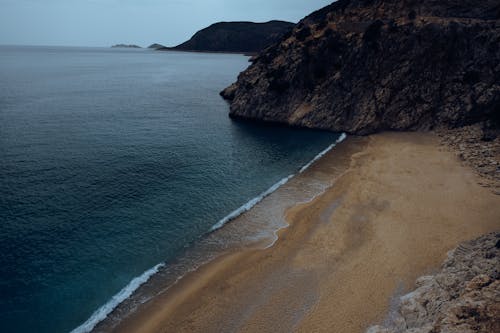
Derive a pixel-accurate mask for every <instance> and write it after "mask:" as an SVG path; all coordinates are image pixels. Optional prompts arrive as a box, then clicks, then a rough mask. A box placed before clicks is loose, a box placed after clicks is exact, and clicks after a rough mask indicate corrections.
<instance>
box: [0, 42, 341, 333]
mask: <svg viewBox="0 0 500 333" xmlns="http://www.w3.org/2000/svg"><path fill="white" fill-rule="evenodd" d="M247 66H248V58H247V57H244V56H241V55H223V54H191V53H176V52H155V51H150V50H135V49H134V50H129V49H106V48H64V47H10V46H1V47H0V331H1V332H6V333H15V332H40V333H44V332H47V333H49V332H50V333H58V332H70V331H72V330H74V329H76V331H77V332H85V331H88V330H89V329H90V328H92V327H94V325H95V324H96V323H97V322H99V321H100V320H101V319H103V318H105V317H107V316H108V315H109V311H111V310H112V308H114V306H116V305H117V304H118V303H120V302H121V301H122V300H123V299H126V298H128V296H130V295H132V293H133V292H134V291H135V290H136V288H137V286H139V285H141V284H142V283H144V282H146V281H147V280H148V279H149V278H151V277H152V278H153V279H154V276H155V273H156V272H158V271H161V270H167V269H168V268H169V267H170V266H169V265H172V267H173V265H174V264H173V263H179V262H180V261H179V260H180V259H179V258H180V257H182V256H185V257H186V256H187V254H186V253H189V249H191V248H193V247H196V244H198V243H200V244H201V243H202V242H203V239H206V237H208V236H207V235H209V233H210V232H211V231H213V230H214V229H217V228H219V227H222V229H225V227H223V224H224V223H223V222H227V221H228V220H229V218H227V217H228V216H230V217H232V215H231V213H232V212H234V214H233V215H238V214H239V213H241V212H243V211H245V210H246V208H245V207H249V203H250V205H252V204H254V203H256V202H255V200H256V199H255V198H256V197H258V196H259V195H260V194H262V193H264V194H265V193H266V191H268V190H269V189H270V188H271V189H275V188H273V185H275V184H278V185H280V184H281V183H282V182H283V179H287V177H288V176H289V175H291V174H295V173H298V172H299V171H300V170H301V168H303V167H304V166H305V165H307V164H308V163H309V162H310V161H311V160H312V159H313V158H314V157H315V156H317V155H318V153H320V152H321V151H323V150H324V149H325V148H327V147H329V146H330V145H331V144H332V143H334V142H335V141H336V140H337V139H338V135H336V134H333V133H327V132H315V131H308V130H298V129H290V128H282V127H274V126H263V125H257V124H245V123H238V122H234V121H231V120H230V119H229V118H228V117H227V113H228V106H227V104H226V103H225V102H224V101H223V100H222V99H221V98H220V97H219V95H218V92H219V91H220V90H221V89H223V88H224V87H225V86H227V85H228V84H230V83H231V82H233V81H234V80H235V79H236V76H237V75H238V73H239V72H240V71H242V70H243V69H245V68H246V67H247ZM252 200H254V201H252ZM245 204H246V205H247V206H245ZM241 207H243V208H241ZM230 224H231V223H229V224H228V225H230ZM233 229H234V230H232V229H231V228H227V230H226V231H225V232H226V233H233V241H234V240H235V239H236V240H239V239H240V238H242V237H240V236H238V235H236V236H235V234H236V233H237V232H238V231H237V230H236V229H238V228H233ZM220 239H224V238H219V241H218V242H221V241H220ZM218 246H223V245H221V244H219V245H218ZM202 251H203V250H202ZM198 252H199V251H198ZM113 297H114V298H113ZM106 304H107V305H108V306H104V305H106ZM96 310H97V312H96ZM89 319H91V320H89ZM84 323H86V324H84ZM82 324H83V326H81V325H82ZM77 327H78V328H77Z"/></svg>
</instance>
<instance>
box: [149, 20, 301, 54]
mask: <svg viewBox="0 0 500 333" xmlns="http://www.w3.org/2000/svg"><path fill="white" fill-rule="evenodd" d="M294 26H295V23H291V22H285V21H269V22H265V23H254V22H219V23H215V24H212V25H211V26H209V27H207V28H205V29H202V30H200V31H198V32H197V33H195V34H194V36H193V37H191V39H190V40H188V41H186V42H184V43H182V44H180V45H177V46H174V47H162V48H158V50H162V51H168V50H174V51H192V52H234V53H257V52H260V51H262V50H263V49H264V48H266V47H267V46H269V45H271V44H273V43H275V42H277V41H279V40H280V39H281V38H282V37H283V36H284V35H285V34H286V33H288V32H290V31H291V30H292V29H293V27H294Z"/></svg>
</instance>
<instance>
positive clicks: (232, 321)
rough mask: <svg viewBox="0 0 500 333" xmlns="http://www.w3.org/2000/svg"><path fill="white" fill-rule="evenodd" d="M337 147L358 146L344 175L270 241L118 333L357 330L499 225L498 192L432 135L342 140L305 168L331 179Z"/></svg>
mask: <svg viewBox="0 0 500 333" xmlns="http://www.w3.org/2000/svg"><path fill="white" fill-rule="evenodd" d="M339 150H344V151H350V152H351V153H352V152H353V151H355V153H354V154H351V155H349V156H350V166H349V167H348V169H347V170H346V172H344V173H343V174H342V175H341V176H339V177H338V178H337V179H336V180H335V183H334V185H333V186H332V187H331V188H329V189H328V190H327V191H326V192H325V193H324V194H322V195H320V196H318V197H317V198H316V199H315V200H313V201H312V202H310V203H307V204H301V205H297V206H294V207H292V208H290V209H289V210H288V212H287V220H288V221H289V223H290V227H288V228H286V229H284V230H282V231H281V232H280V238H279V240H278V241H277V242H276V243H275V244H274V246H272V247H271V248H269V249H265V250H255V249H254V250H239V251H235V252H233V253H229V254H227V255H225V256H223V257H221V258H219V259H218V260H216V261H214V262H211V263H209V264H207V265H205V266H203V267H202V268H200V269H199V270H197V271H196V272H193V273H190V274H188V275H187V276H186V277H184V278H183V279H181V281H180V282H179V283H178V284H176V285H175V286H174V287H172V288H171V289H169V290H168V291H167V292H166V293H164V294H162V295H161V296H158V297H157V298H155V299H153V300H152V301H150V302H148V303H147V304H145V305H144V306H142V307H141V308H140V309H139V310H138V311H137V312H136V313H134V314H133V315H131V316H129V317H128V318H126V319H125V320H124V321H123V322H122V323H121V324H120V325H119V326H117V327H116V328H115V331H116V332H144V333H148V332H273V333H278V332H294V331H296V332H333V333H336V332H338V333H349V332H364V331H365V330H366V328H367V327H368V326H370V325H372V324H376V323H379V322H381V321H382V320H383V319H384V317H385V316H386V315H387V312H388V308H389V304H390V301H391V298H392V297H394V296H395V295H396V294H397V293H399V292H404V291H407V290H409V289H412V288H413V283H414V281H415V279H416V278H417V277H418V276H420V275H424V274H426V273H431V272H432V271H433V270H436V269H437V268H438V267H439V265H440V263H441V262H442V261H443V260H444V258H445V257H446V253H447V251H449V250H451V249H452V248H453V247H455V246H456V245H457V244H458V243H459V242H461V241H464V240H467V239H471V238H474V237H477V236H479V235H481V234H484V233H487V232H490V231H494V230H499V229H500V197H499V196H496V195H494V194H493V193H491V192H490V191H488V190H487V189H485V188H482V187H480V186H479V185H477V182H476V180H477V179H476V176H475V175H474V174H473V172H472V171H471V170H470V169H467V168H465V167H463V166H462V165H461V164H460V162H459V161H458V160H457V158H456V157H455V156H454V155H453V154H451V153H448V152H446V151H444V150H443V149H442V148H440V146H439V144H438V142H437V139H436V138H435V137H434V136H433V135H432V134H429V133H426V134H422V133H384V134H379V135H374V136H371V137H368V138H349V139H348V140H346V141H345V142H344V143H342V144H341V146H340V147H338V149H335V150H334V151H333V152H331V153H330V154H328V155H327V156H326V157H325V158H323V159H321V160H320V161H319V162H318V163H317V164H315V165H314V166H313V167H312V168H311V169H310V170H308V171H307V172H312V173H313V172H318V171H322V172H330V171H331V172H332V177H336V176H337V175H338V168H335V163H338V162H336V160H341V158H340V157H339V155H338V153H339ZM336 154H337V155H336ZM333 170H335V172H333Z"/></svg>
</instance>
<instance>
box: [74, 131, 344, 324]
mask: <svg viewBox="0 0 500 333" xmlns="http://www.w3.org/2000/svg"><path fill="white" fill-rule="evenodd" d="M346 137H347V136H346V134H345V133H342V134H341V135H340V136H339V138H338V139H337V140H336V141H335V143H333V144H331V145H330V146H328V148H326V149H325V150H323V151H322V152H320V153H319V154H318V155H316V157H314V158H313V159H312V160H311V161H310V162H309V163H307V164H306V165H304V166H303V167H302V168H301V169H300V170H299V174H300V173H303V172H304V171H305V170H307V169H308V168H309V167H310V166H311V165H313V164H314V162H316V161H317V160H319V159H320V158H321V157H323V156H324V155H325V154H326V153H328V152H329V151H330V150H332V149H333V147H335V146H336V145H337V144H338V143H340V142H342V141H344V140H345V139H346ZM294 176H295V175H294V174H292V175H290V176H288V177H285V178H283V179H282V180H280V181H279V182H277V183H276V184H274V185H273V186H271V187H270V188H269V189H267V190H266V191H265V192H263V193H261V194H260V195H258V196H257V197H255V198H253V199H252V200H250V201H248V202H247V203H245V204H244V205H243V206H241V207H240V208H238V209H236V210H235V211H233V212H231V213H230V214H228V215H227V216H226V217H224V218H223V219H221V220H220V221H218V222H217V223H216V224H214V225H213V226H212V228H211V229H210V231H215V230H217V229H220V228H222V227H223V226H224V225H225V224H226V223H227V222H229V221H231V220H234V219H235V218H237V217H238V216H240V215H241V214H243V213H245V212H247V211H249V210H250V209H252V207H254V206H255V205H257V204H258V203H259V202H261V201H262V200H263V199H264V198H265V197H267V196H268V195H270V194H271V193H273V192H275V191H276V190H277V189H279V188H280V187H281V186H283V185H285V184H286V183H287V182H288V181H289V180H290V179H292V178H293V177H294ZM163 266H165V264H163V263H162V264H158V265H156V266H154V267H153V268H151V269H149V270H147V271H145V272H144V273H142V275H140V276H138V277H136V278H134V279H133V280H132V281H130V283H129V284H128V285H127V286H126V287H125V288H123V289H122V290H120V292H119V293H117V294H116V295H114V296H113V297H112V298H111V299H110V300H109V301H108V302H107V303H106V304H104V305H103V306H101V307H100V308H99V309H97V310H96V311H95V312H94V313H93V314H92V316H90V318H89V319H88V320H87V321H86V322H84V323H83V324H82V325H80V326H78V327H77V328H75V329H74V330H72V331H71V332H70V333H88V332H91V331H92V330H93V329H94V327H95V326H96V325H97V324H98V323H99V322H101V321H103V320H104V319H106V317H107V316H108V315H109V314H110V313H111V312H112V311H113V310H114V309H115V308H116V307H117V306H118V305H120V303H122V302H123V301H124V300H126V299H127V298H129V297H130V296H131V295H132V293H133V292H134V291H136V290H137V288H139V287H140V286H141V285H142V284H144V283H146V282H147V281H148V280H149V279H150V278H151V276H153V275H154V274H156V273H158V271H159V269H160V268H161V267H163Z"/></svg>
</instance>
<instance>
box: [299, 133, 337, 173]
mask: <svg viewBox="0 0 500 333" xmlns="http://www.w3.org/2000/svg"><path fill="white" fill-rule="evenodd" d="M346 138H347V135H346V134H345V133H342V134H340V136H339V138H338V139H337V141H335V143H333V144H331V145H330V146H328V147H327V148H326V149H325V150H323V151H322V152H321V153H319V154H318V155H316V157H314V158H313V159H312V160H311V162H309V163H307V164H306V165H304V166H303V167H302V168H301V169H300V170H299V173H302V172H304V171H306V170H307V169H309V167H310V166H311V165H313V164H314V163H315V162H316V161H317V160H319V159H320V158H322V157H323V156H325V154H326V153H328V152H329V151H330V150H332V149H333V147H335V146H336V145H337V144H339V143H341V142H342V141H344V140H345V139H346Z"/></svg>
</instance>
